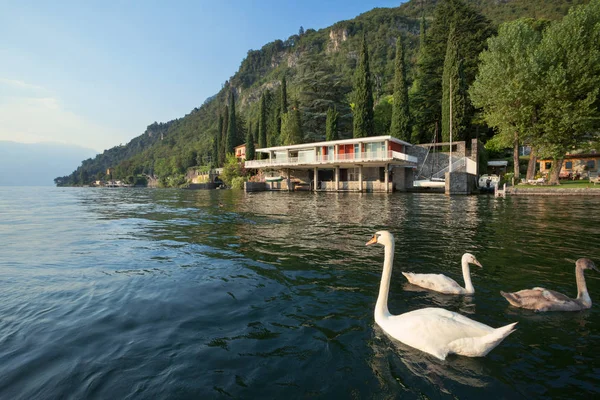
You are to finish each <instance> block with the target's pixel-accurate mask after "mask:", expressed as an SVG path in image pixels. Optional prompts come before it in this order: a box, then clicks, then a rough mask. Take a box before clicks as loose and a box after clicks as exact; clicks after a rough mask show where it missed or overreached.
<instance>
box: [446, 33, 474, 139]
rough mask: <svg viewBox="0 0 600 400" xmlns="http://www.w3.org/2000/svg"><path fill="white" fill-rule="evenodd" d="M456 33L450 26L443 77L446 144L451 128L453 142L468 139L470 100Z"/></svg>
mask: <svg viewBox="0 0 600 400" xmlns="http://www.w3.org/2000/svg"><path fill="white" fill-rule="evenodd" d="M455 32H456V31H455V29H454V25H452V26H450V33H449V34H448V45H447V47H446V58H445V60H444V73H443V76H442V139H443V140H444V142H447V141H449V140H450V126H452V140H466V139H467V137H466V129H467V126H466V125H467V124H466V118H467V116H466V107H467V101H468V99H467V91H466V85H465V78H464V74H463V71H462V61H461V60H460V58H459V52H458V41H457V38H456V35H455ZM451 101H452V115H450V102H451ZM450 124H452V125H450Z"/></svg>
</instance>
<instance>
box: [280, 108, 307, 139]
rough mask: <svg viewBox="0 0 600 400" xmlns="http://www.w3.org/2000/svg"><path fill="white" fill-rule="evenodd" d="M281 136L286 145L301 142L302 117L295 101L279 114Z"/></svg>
mask: <svg viewBox="0 0 600 400" xmlns="http://www.w3.org/2000/svg"><path fill="white" fill-rule="evenodd" d="M281 137H282V140H283V144H284V145H286V146H289V145H292V144H300V143H302V138H303V135H302V118H301V116H300V108H299V107H298V102H297V101H294V103H293V105H292V107H291V108H290V110H289V111H288V112H287V113H285V114H281Z"/></svg>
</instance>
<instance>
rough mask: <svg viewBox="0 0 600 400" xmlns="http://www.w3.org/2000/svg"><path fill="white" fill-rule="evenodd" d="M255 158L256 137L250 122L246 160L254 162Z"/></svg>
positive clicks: (247, 134) (247, 133)
mask: <svg viewBox="0 0 600 400" xmlns="http://www.w3.org/2000/svg"><path fill="white" fill-rule="evenodd" d="M254 156H255V148H254V135H253V134H252V122H250V124H249V126H248V131H247V132H246V160H254Z"/></svg>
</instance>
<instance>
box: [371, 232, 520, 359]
mask: <svg viewBox="0 0 600 400" xmlns="http://www.w3.org/2000/svg"><path fill="white" fill-rule="evenodd" d="M373 243H379V244H382V245H383V246H385V260H384V262H383V273H382V275H381V285H380V287H379V296H378V297H377V303H376V305H375V322H376V323H377V325H379V326H380V327H381V329H383V330H384V331H385V332H386V333H387V334H388V335H390V336H391V337H393V338H394V339H396V340H399V341H401V342H402V343H404V344H406V345H408V346H411V347H414V348H416V349H419V350H421V351H424V352H426V353H429V354H431V355H433V356H435V357H437V358H439V359H440V360H444V359H446V356H447V355H448V354H460V355H463V356H468V357H482V356H485V355H486V354H487V353H489V352H490V351H491V350H492V349H493V348H494V347H496V346H497V345H498V344H499V343H500V342H501V341H502V340H504V338H505V337H507V336H508V335H510V334H511V333H512V332H513V331H514V330H513V328H514V326H515V325H516V322H515V323H512V324H509V325H506V326H503V327H502V328H497V329H494V328H492V327H490V326H487V325H485V324H482V323H479V322H477V321H473V320H472V319H469V318H467V317H465V316H462V315H460V314H457V313H455V312H452V311H448V310H444V309H443V308H423V309H420V310H415V311H411V312H407V313H405V314H401V315H391V314H390V312H389V310H388V306H387V301H388V292H389V290H390V277H391V275H392V263H393V260H394V236H393V235H392V234H391V233H390V232H388V231H379V232H376V233H375V235H373V238H372V239H371V240H370V241H368V242H367V246H368V245H370V244H373Z"/></svg>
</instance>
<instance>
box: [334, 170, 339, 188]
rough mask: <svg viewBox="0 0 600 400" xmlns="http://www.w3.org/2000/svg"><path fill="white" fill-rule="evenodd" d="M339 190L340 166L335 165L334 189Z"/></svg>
mask: <svg viewBox="0 0 600 400" xmlns="http://www.w3.org/2000/svg"><path fill="white" fill-rule="evenodd" d="M339 190H340V167H335V191H336V192H337V191H339Z"/></svg>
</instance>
